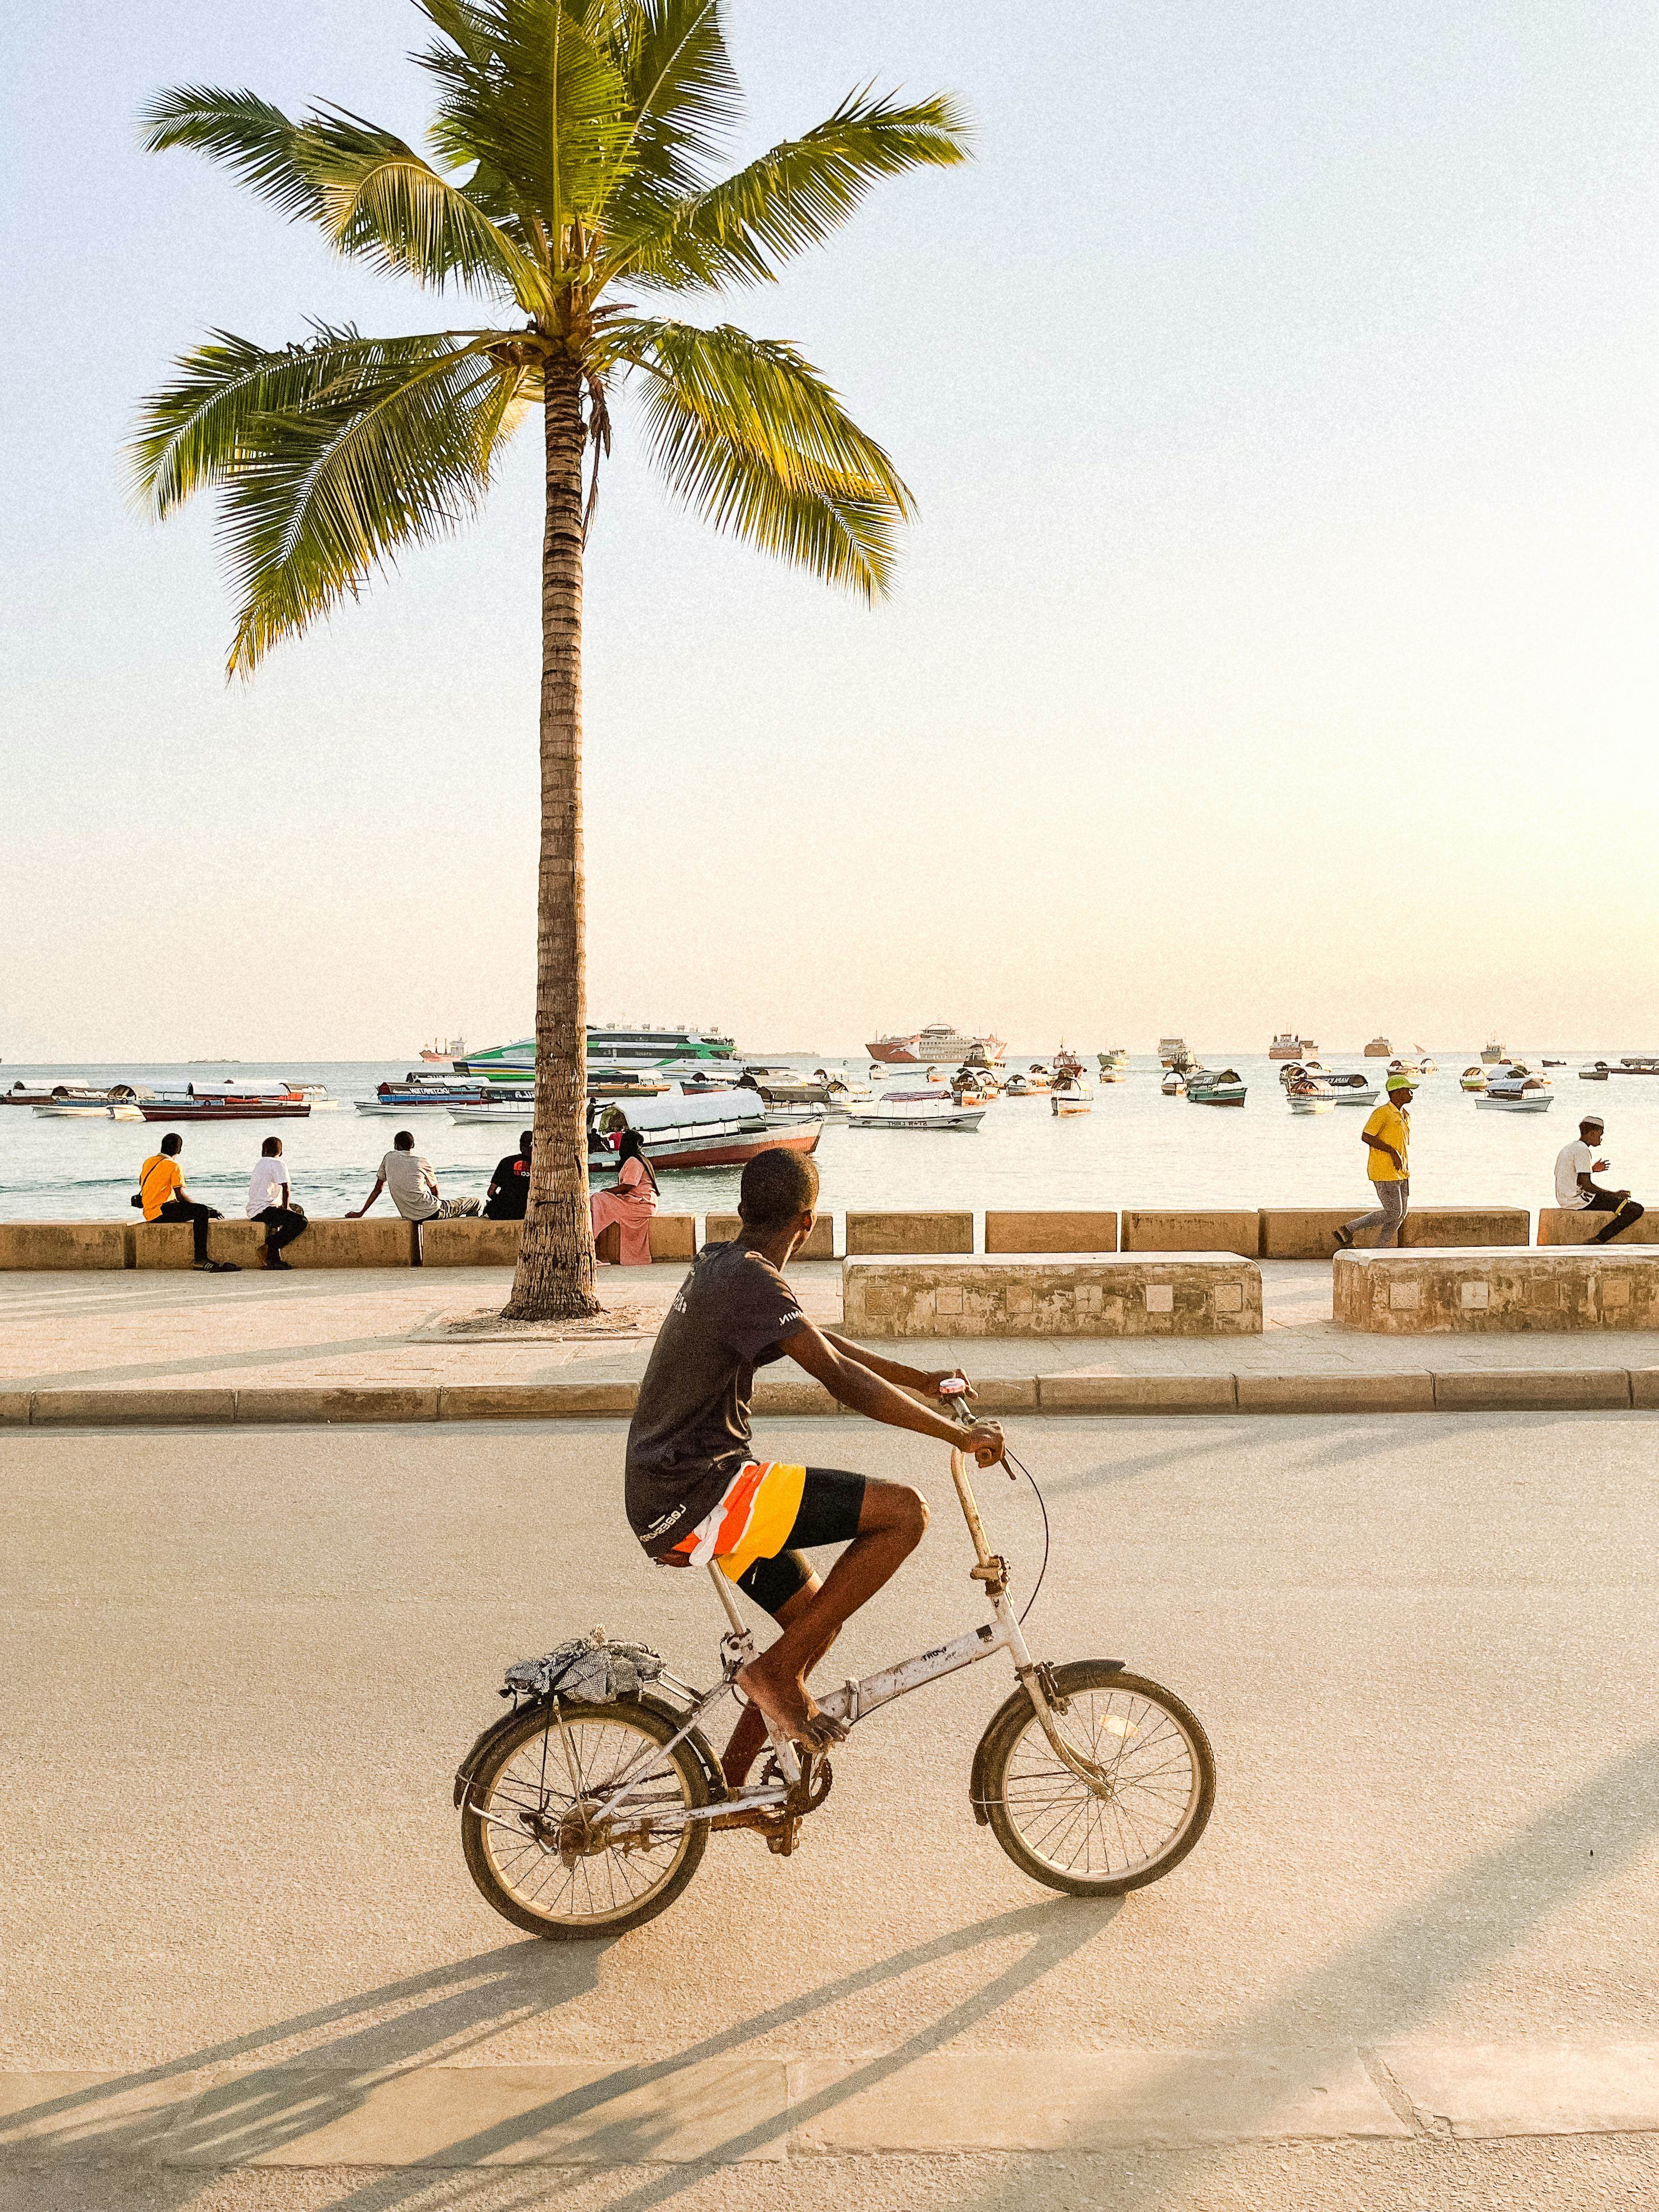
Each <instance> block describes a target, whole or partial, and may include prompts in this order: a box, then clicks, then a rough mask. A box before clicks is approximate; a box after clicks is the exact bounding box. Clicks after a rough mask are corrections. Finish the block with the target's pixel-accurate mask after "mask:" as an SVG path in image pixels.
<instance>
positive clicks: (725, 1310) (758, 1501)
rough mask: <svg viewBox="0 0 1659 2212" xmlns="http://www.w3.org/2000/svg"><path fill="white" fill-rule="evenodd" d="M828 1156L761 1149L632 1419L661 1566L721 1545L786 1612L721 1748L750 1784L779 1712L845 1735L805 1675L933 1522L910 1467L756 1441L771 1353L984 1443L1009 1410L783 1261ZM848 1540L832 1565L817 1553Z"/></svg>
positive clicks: (882, 1405) (775, 1612)
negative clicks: (871, 1469) (850, 1464)
mask: <svg viewBox="0 0 1659 2212" xmlns="http://www.w3.org/2000/svg"><path fill="white" fill-rule="evenodd" d="M817 1196H818V1174H817V1168H816V1167H814V1165H813V1164H812V1163H811V1160H810V1159H807V1158H804V1157H803V1156H802V1155H801V1154H800V1153H799V1152H783V1151H773V1152H761V1153H759V1154H757V1157H756V1158H754V1159H752V1160H750V1163H749V1164H748V1166H747V1167H745V1168H744V1171H743V1182H742V1186H741V1190H740V1194H739V1197H738V1214H739V1217H740V1218H741V1220H742V1224H743V1226H742V1230H741V1231H740V1233H739V1234H738V1237H737V1238H736V1240H735V1241H734V1242H733V1243H730V1244H708V1245H705V1246H704V1247H703V1249H702V1251H701V1252H700V1253H699V1254H698V1255H697V1258H696V1261H695V1262H694V1263H693V1265H692V1269H691V1273H690V1274H689V1275H688V1276H687V1277H686V1279H685V1281H684V1284H683V1285H681V1288H680V1290H679V1291H678V1294H677V1296H676V1297H675V1299H674V1303H673V1304H672V1306H671V1309H670V1310H669V1313H668V1316H667V1318H666V1319H665V1322H664V1323H663V1326H662V1328H661V1330H660V1331H659V1334H658V1337H657V1341H656V1344H655V1346H653V1350H652V1354H651V1359H650V1364H648V1366H647V1369H646V1372H645V1380H644V1381H643V1382H642V1383H641V1385H640V1394H639V1401H638V1405H637V1407H636V1410H635V1414H634V1419H633V1422H632V1425H630V1427H629V1431H628V1461H627V1486H626V1500H627V1509H628V1517H629V1522H630V1523H631V1525H632V1527H633V1530H634V1533H635V1535H636V1536H637V1537H638V1538H639V1540H640V1541H641V1544H642V1545H643V1546H644V1547H645V1550H646V1552H647V1554H648V1555H649V1557H650V1558H651V1559H653V1560H654V1561H656V1563H657V1564H658V1565H660V1566H674V1567H685V1566H703V1565H708V1564H710V1563H711V1562H712V1563H713V1564H714V1565H717V1566H718V1567H719V1568H720V1571H722V1572H723V1573H724V1574H726V1576H728V1577H730V1578H731V1580H732V1581H733V1582H735V1583H737V1584H738V1588H739V1589H743V1590H746V1591H747V1592H748V1594H749V1595H750V1597H751V1598H753V1599H754V1601H755V1602H756V1603H757V1605H758V1606H760V1607H762V1608H763V1610H764V1611H765V1612H767V1613H770V1614H771V1615H772V1617H773V1619H774V1620H775V1621H776V1622H777V1623H778V1625H779V1626H780V1628H781V1630H782V1634H781V1636H780V1637H779V1638H778V1639H777V1641H776V1643H775V1644H772V1645H771V1646H770V1648H769V1650H766V1651H764V1652H763V1653H762V1654H761V1656H760V1657H759V1658H758V1659H756V1660H754V1661H753V1662H751V1663H750V1665H749V1666H747V1667H745V1668H743V1669H742V1670H741V1671H740V1673H739V1674H738V1678H737V1682H738V1688H739V1689H740V1690H741V1691H742V1692H743V1693H744V1696H745V1698H746V1699H748V1701H749V1702H748V1705H747V1707H746V1709H745V1710H744V1713H743V1715H742V1717H741V1718H740V1719H739V1721H738V1726H737V1729H736V1730H735V1731H734V1733H733V1735H732V1741H731V1742H730V1743H729V1744H728V1745H727V1747H726V1753H725V1755H724V1757H723V1758H722V1759H721V1761H720V1765H721V1768H722V1771H724V1773H725V1776H726V1784H727V1786H728V1787H730V1788H732V1789H737V1788H738V1787H739V1786H740V1785H741V1784H742V1783H743V1781H744V1778H745V1776H746V1775H747V1774H748V1771H749V1769H750V1766H751V1765H753V1764H754V1761H755V1759H756V1758H757V1756H758V1755H759V1753H760V1752H761V1750H762V1749H763V1746H764V1744H765V1741H766V1723H767V1721H768V1720H770V1721H771V1722H773V1723H775V1725H776V1726H777V1727H779V1728H781V1729H783V1730H784V1731H785V1732H786V1733H787V1734H788V1735H791V1736H793V1737H794V1738H795V1739H796V1741H799V1742H800V1743H803V1744H805V1745H806V1746H807V1747H808V1748H809V1749H811V1750H823V1749H824V1748H825V1747H827V1746H828V1745H829V1743H831V1742H833V1741H836V1740H837V1739H838V1738H839V1737H841V1736H842V1735H845V1733H846V1730H845V1729H843V1728H842V1727H841V1726H840V1724H839V1723H836V1722H835V1721H833V1720H831V1719H829V1717H827V1716H826V1715H824V1714H823V1713H821V1712H820V1711H818V1708H817V1705H815V1704H814V1703H813V1701H812V1699H811V1696H810V1695H809V1693H808V1692H807V1688H806V1677H807V1675H808V1674H810V1673H811V1670H812V1668H814V1667H816V1666H817V1664H818V1662H819V1661H820V1660H821V1659H822V1658H823V1656H824V1654H825V1653H826V1652H827V1651H828V1650H829V1647H830V1645H831V1644H833V1643H834V1641H835V1639H836V1635H837V1633H838V1632H839V1631H840V1629H841V1627H842V1624H843V1622H845V1621H846V1620H848V1617H849V1616H850V1615H851V1614H852V1613H855V1612H857V1610H858V1608H859V1607H860V1606H861V1605H863V1604H865V1603H866V1601H868V1600H869V1599H870V1598H872V1597H873V1596H874V1595H875V1594H876V1592H877V1591H878V1589H881V1588H882V1586H883V1584H884V1583H886V1582H888V1581H889V1580H890V1577H892V1576H893V1575H894V1574H895V1573H896V1571H898V1569H899V1568H900V1567H901V1566H902V1565H903V1563H904V1561H905V1560H906V1559H908V1557H909V1555H910V1553H912V1552H913V1551H914V1550H915V1547H916V1546H917V1545H918V1544H919V1543H920V1542H921V1538H922V1534H923V1532H924V1530H925V1529H926V1528H927V1504H926V1502H925V1501H924V1500H923V1498H922V1497H921V1493H920V1492H918V1491H915V1490H913V1489H911V1488H910V1487H909V1486H908V1485H907V1484H904V1483H898V1482H884V1481H882V1480H879V1479H878V1477H876V1476H874V1475H861V1474H843V1473H842V1472H841V1471H840V1470H839V1469H836V1468H805V1467H796V1466H793V1465H785V1464H783V1463H782V1462H779V1461H775V1460H764V1461H757V1460H754V1459H751V1458H750V1454H749V1443H750V1425H749V1413H750V1400H751V1397H752V1395H753V1391H754V1381H755V1370H756V1369H757V1367H762V1366H765V1365H767V1364H769V1362H771V1361H773V1360H775V1359H778V1358H781V1357H782V1356H783V1355H784V1354H785V1353H786V1352H787V1354H788V1356H789V1358H791V1359H793V1361H794V1362H795V1363H796V1364H797V1365H798V1366H800V1367H803V1368H805V1370H806V1372H807V1373H808V1374H809V1375H811V1376H813V1377H814V1378H815V1379H816V1380H817V1381H818V1382H820V1383H823V1387H824V1389H826V1390H828V1391H829V1394H830V1395H831V1396H832V1397H834V1398H836V1399H838V1400H839V1401H840V1402H841V1403H842V1405H843V1406H846V1407H848V1408H850V1409H851V1410H852V1411H853V1412H854V1413H867V1414H868V1415H869V1416H870V1417H871V1419H872V1420H877V1421H884V1422H885V1423H886V1424H887V1425H888V1426H889V1427H890V1428H895V1429H912V1430H915V1431H916V1432H917V1433H918V1434H920V1435H921V1436H926V1437H938V1438H939V1441H940V1442H941V1443H950V1444H953V1445H955V1446H957V1447H958V1448H959V1449H962V1450H963V1451H969V1452H972V1453H973V1454H974V1455H975V1458H976V1459H977V1460H978V1462H979V1464H980V1465H981V1467H993V1466H994V1465H995V1464H996V1462H998V1461H999V1460H1000V1458H1001V1457H1002V1431H1001V1428H1000V1425H998V1423H996V1422H995V1421H977V1422H975V1424H974V1425H973V1426H972V1427H971V1428H969V1429H967V1430H965V1431H964V1430H963V1428H962V1426H961V1425H960V1424H959V1423H958V1422H957V1421H954V1420H952V1419H949V1418H948V1417H947V1416H946V1415H945V1413H933V1412H930V1411H929V1409H928V1408H927V1407H926V1406H924V1405H921V1404H919V1403H918V1402H917V1401H916V1399H915V1398H913V1397H910V1396H908V1395H906V1394H907V1393H908V1392H909V1391H913V1390H914V1391H918V1392H921V1393H922V1394H924V1395H927V1396H928V1397H933V1398H938V1397H939V1395H940V1388H941V1385H943V1384H945V1383H952V1382H959V1381H961V1380H962V1379H963V1378H962V1376H961V1375H960V1371H959V1370H956V1369H950V1370H943V1371H940V1372H937V1373H923V1372H921V1370H918V1369H915V1368H914V1367H904V1366H901V1365H900V1364H898V1362H897V1361H896V1360H890V1359H882V1358H878V1357H877V1355H876V1354H875V1353H874V1352H865V1351H861V1350H860V1348H859V1346H856V1345H854V1344H849V1343H848V1341H847V1340H846V1339H845V1338H844V1337H841V1336H837V1335H836V1334H833V1333H832V1332H830V1331H829V1330H827V1329H820V1328H816V1327H815V1326H814V1325H813V1323H812V1322H810V1321H808V1319H807V1318H806V1316H805V1314H804V1313H802V1311H801V1310H800V1308H799V1304H797V1303H796V1300H795V1296H794V1293H793V1291H791V1290H790V1288H789V1285H788V1284H787V1282H786V1281H785V1280H784V1278H783V1273H782V1271H783V1268H784V1267H785V1266H786V1265H787V1262H788V1261H789V1258H790V1255H792V1254H793V1252H794V1251H795V1249H797V1247H798V1246H799V1244H801V1243H803V1242H804V1240H805V1238H806V1237H808V1236H809V1235H810V1234H811V1229H812V1224H813V1220H814V1218H815V1217H814V1209H815V1208H816V1206H817ZM821 1544H845V1545H846V1547H847V1548H846V1550H845V1551H844V1552H843V1553H842V1555H841V1557H840V1558H839V1559H837V1560H836V1563H835V1565H834V1566H833V1567H832V1568H831V1569H830V1571H829V1575H828V1576H827V1577H825V1579H824V1580H823V1582H820V1581H819V1579H818V1577H817V1574H816V1573H815V1572H814V1571H813V1570H812V1568H811V1565H809V1564H808V1562H807V1561H806V1560H805V1559H804V1558H803V1557H802V1556H801V1554H802V1553H803V1552H805V1551H811V1550H812V1549H814V1548H815V1547H817V1546H818V1545H821Z"/></svg>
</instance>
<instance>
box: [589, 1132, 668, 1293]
mask: <svg viewBox="0 0 1659 2212" xmlns="http://www.w3.org/2000/svg"><path fill="white" fill-rule="evenodd" d="M617 1159H618V1160H619V1161H620V1163H621V1166H622V1172H621V1173H620V1174H619V1175H618V1176H617V1186H616V1188H615V1189H614V1190H596V1191H595V1192H594V1194H593V1196H592V1201H591V1203H592V1208H593V1234H594V1236H595V1237H599V1235H601V1234H602V1232H603V1231H605V1230H607V1229H608V1228H609V1227H610V1226H611V1223H612V1222H613V1221H614V1222H615V1223H616V1224H617V1227H618V1228H619V1229H620V1231H621V1232H622V1239H621V1241H622V1264H623V1267H649V1266H650V1265H651V1217H652V1215H653V1213H654V1212H656V1210H657V1178H656V1177H655V1176H653V1174H652V1172H651V1163H650V1161H649V1160H647V1158H646V1157H645V1146H644V1145H643V1144H642V1143H641V1139H640V1134H639V1132H638V1130H636V1129H625V1130H623V1140H622V1143H621V1145H620V1146H618V1147H617Z"/></svg>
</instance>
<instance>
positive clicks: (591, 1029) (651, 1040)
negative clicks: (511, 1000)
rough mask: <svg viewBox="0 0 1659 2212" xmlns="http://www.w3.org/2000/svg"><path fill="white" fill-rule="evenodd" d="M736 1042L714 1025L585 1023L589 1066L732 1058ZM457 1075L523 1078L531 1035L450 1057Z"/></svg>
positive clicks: (531, 1065)
mask: <svg viewBox="0 0 1659 2212" xmlns="http://www.w3.org/2000/svg"><path fill="white" fill-rule="evenodd" d="M736 1054H737V1047H736V1046H735V1045H734V1044H733V1043H732V1040H731V1038H730V1037H729V1036H720V1033H719V1032H718V1031H717V1030H694V1029H678V1030H653V1029H645V1028H641V1029H605V1028H601V1027H600V1026H599V1024H597V1023H594V1022H590V1023H589V1024H587V1063H588V1066H590V1067H595V1066H599V1067H665V1066H668V1065H669V1064H670V1063H671V1061H676V1060H732V1059H734V1058H735V1057H736ZM454 1068H455V1073H456V1074H457V1075H472V1076H482V1077H483V1079H484V1081H485V1082H486V1083H523V1082H525V1081H526V1079H530V1078H532V1077H533V1076H534V1074H535V1073H536V1040H535V1038H534V1037H533V1036H527V1037H520V1038H518V1039H517V1040H516V1041H515V1042H513V1043H512V1044H493V1045H490V1046H489V1048H487V1049H486V1050H485V1051H483V1052H474V1053H469V1054H467V1056H466V1057H465V1060H456V1061H455V1062H454Z"/></svg>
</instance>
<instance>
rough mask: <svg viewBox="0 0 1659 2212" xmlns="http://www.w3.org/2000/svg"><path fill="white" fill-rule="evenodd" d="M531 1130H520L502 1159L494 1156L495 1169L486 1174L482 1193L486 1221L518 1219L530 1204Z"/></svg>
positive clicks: (522, 1216) (523, 1214) (522, 1217)
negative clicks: (486, 1185)
mask: <svg viewBox="0 0 1659 2212" xmlns="http://www.w3.org/2000/svg"><path fill="white" fill-rule="evenodd" d="M531 1135H532V1132H531V1131H530V1130H528V1129H525V1130H522V1131H521V1132H520V1136H519V1149H518V1151H517V1152H509V1153H508V1154H507V1158H505V1159H504V1160H497V1161H496V1163H495V1174H494V1175H493V1176H490V1178H489V1189H488V1190H487V1191H486V1192H485V1193H484V1219H485V1220H486V1221H522V1220H523V1219H524V1217H525V1210H526V1207H527V1206H529V1204H530V1139H531Z"/></svg>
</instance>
